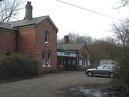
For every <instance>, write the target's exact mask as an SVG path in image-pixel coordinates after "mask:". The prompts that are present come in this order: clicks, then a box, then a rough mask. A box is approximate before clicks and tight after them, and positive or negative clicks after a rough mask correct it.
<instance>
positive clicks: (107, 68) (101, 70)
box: [85, 64, 115, 77]
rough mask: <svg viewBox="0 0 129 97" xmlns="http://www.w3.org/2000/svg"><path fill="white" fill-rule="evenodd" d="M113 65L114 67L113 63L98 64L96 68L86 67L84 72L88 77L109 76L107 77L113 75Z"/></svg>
mask: <svg viewBox="0 0 129 97" xmlns="http://www.w3.org/2000/svg"><path fill="white" fill-rule="evenodd" d="M114 67H115V65H112V64H103V65H99V66H98V67H96V68H92V69H87V70H86V72H85V73H86V74H87V75H88V76H89V77H91V76H109V77H113V68H114Z"/></svg>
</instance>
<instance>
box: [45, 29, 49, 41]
mask: <svg viewBox="0 0 129 97" xmlns="http://www.w3.org/2000/svg"><path fill="white" fill-rule="evenodd" d="M48 42H49V32H47V31H46V32H45V43H48Z"/></svg>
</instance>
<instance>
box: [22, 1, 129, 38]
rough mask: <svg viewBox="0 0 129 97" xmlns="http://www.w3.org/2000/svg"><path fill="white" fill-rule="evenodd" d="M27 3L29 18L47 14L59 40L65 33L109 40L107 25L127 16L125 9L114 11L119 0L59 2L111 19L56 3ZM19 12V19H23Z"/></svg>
mask: <svg viewBox="0 0 129 97" xmlns="http://www.w3.org/2000/svg"><path fill="white" fill-rule="evenodd" d="M29 1H31V2H32V5H33V17H38V16H44V15H50V17H51V18H52V20H53V21H54V23H55V24H56V26H57V27H58V28H59V32H58V37H59V38H62V37H63V36H64V35H67V34H68V33H69V32H73V33H78V34H80V35H89V36H91V37H93V38H104V37H107V36H109V37H113V33H112V32H111V28H112V27H111V25H112V24H113V23H114V22H117V21H118V20H119V19H122V18H125V17H127V16H128V15H129V11H128V10H129V8H121V9H114V8H115V7H116V6H117V3H118V2H119V0H62V1H65V2H68V3H72V4H74V5H77V6H81V7H83V8H86V9H89V10H93V11H96V12H99V13H103V14H106V15H109V16H112V17H115V18H110V17H105V16H102V15H98V14H95V13H92V12H89V11H86V10H82V9H80V8H77V7H74V6H71V5H68V4H64V3H61V2H58V1H57V0H29ZM23 13H24V12H23ZM23 13H22V15H21V16H20V18H21V19H22V18H23V17H24V15H23Z"/></svg>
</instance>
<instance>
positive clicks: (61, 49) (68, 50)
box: [57, 36, 90, 70]
mask: <svg viewBox="0 0 129 97" xmlns="http://www.w3.org/2000/svg"><path fill="white" fill-rule="evenodd" d="M64 42H65V43H63V44H58V45H57V64H58V68H60V67H61V66H63V68H64V70H85V69H87V68H88V67H89V66H90V52H89V50H88V48H87V46H86V44H85V43H70V42H69V36H65V37H64Z"/></svg>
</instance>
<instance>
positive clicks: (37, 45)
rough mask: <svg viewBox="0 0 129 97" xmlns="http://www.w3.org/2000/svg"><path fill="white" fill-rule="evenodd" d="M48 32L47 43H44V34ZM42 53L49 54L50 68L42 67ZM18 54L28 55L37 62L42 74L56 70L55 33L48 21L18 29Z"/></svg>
mask: <svg viewBox="0 0 129 97" xmlns="http://www.w3.org/2000/svg"><path fill="white" fill-rule="evenodd" d="M45 31H48V32H49V43H48V44H46V43H45V42H44V40H45V35H44V32H45ZM44 51H50V52H51V67H43V66H42V63H43V59H42V54H43V52H44ZM18 52H19V53H22V54H26V55H28V56H29V57H30V58H31V59H33V60H37V61H38V62H39V64H40V66H39V67H40V69H42V71H43V72H49V71H55V70H56V69H57V32H56V30H55V29H54V27H53V25H52V24H51V23H50V21H49V20H48V19H46V20H44V21H43V22H41V23H40V24H38V25H30V26H24V27H20V28H19V35H18Z"/></svg>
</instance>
